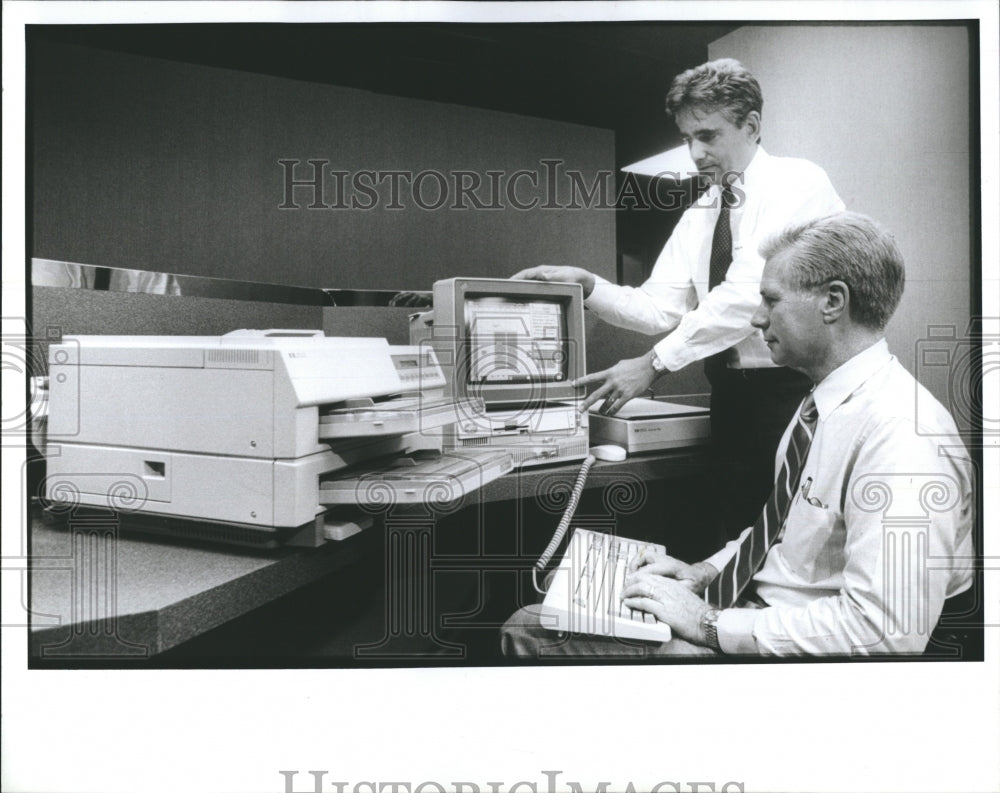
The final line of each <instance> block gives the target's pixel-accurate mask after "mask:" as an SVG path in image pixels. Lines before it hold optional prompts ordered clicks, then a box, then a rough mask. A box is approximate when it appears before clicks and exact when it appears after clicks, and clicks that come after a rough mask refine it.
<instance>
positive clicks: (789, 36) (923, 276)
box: [709, 25, 978, 404]
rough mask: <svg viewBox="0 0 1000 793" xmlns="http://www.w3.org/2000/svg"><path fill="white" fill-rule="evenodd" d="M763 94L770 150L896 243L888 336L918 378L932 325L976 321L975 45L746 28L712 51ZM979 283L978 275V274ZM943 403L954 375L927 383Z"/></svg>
mask: <svg viewBox="0 0 1000 793" xmlns="http://www.w3.org/2000/svg"><path fill="white" fill-rule="evenodd" d="M709 56H710V57H711V58H721V57H732V58H737V59H739V60H741V61H742V62H743V63H745V64H746V65H747V67H748V68H750V69H751V71H753V73H754V74H755V75H756V76H757V78H758V79H759V80H760V83H761V88H762V89H763V92H764V129H763V142H764V146H765V148H766V149H767V150H768V151H769V152H771V153H772V154H781V155H789V156H797V157H805V158H807V159H810V160H812V161H814V162H816V163H818V164H820V165H821V166H822V167H823V168H825V169H826V171H827V173H828V174H829V175H830V178H831V179H832V180H833V184H834V185H835V186H836V188H837V190H838V192H839V193H840V195H841V197H842V198H843V199H844V202H845V203H846V204H847V207H848V209H852V210H855V211H858V212H864V213H866V214H868V215H871V216H872V217H874V218H876V219H877V220H879V221H880V222H882V223H883V224H885V225H886V226H887V227H888V228H889V229H891V230H892V231H893V232H894V234H895V235H896V239H897V241H898V243H899V245H900V248H901V249H902V252H903V255H904V257H905V259H906V264H907V284H906V292H905V294H904V296H903V301H902V304H901V305H900V307H899V309H898V311H897V313H896V316H895V317H894V318H893V321H892V323H891V325H890V327H889V329H888V333H887V336H888V340H889V344H890V346H891V347H892V349H893V351H894V352H895V354H896V355H897V356H899V358H900V360H901V361H902V362H903V364H904V365H906V367H907V368H909V369H910V370H911V371H915V369H916V359H917V356H916V345H917V342H918V340H920V339H924V338H926V336H927V333H928V326H931V325H954V326H956V327H957V333H958V335H959V336H962V335H964V333H965V331H966V328H967V325H968V322H969V318H970V273H971V266H972V265H971V262H970V256H971V254H970V234H972V233H977V229H978V226H972V224H971V223H970V195H971V194H970V156H969V155H970V152H969V149H970V145H969V124H970V108H969V101H970V95H969V90H970V88H969V40H968V34H967V31H966V29H965V28H964V27H960V26H944V25H927V26H924V25H867V26H838V25H791V26H756V25H750V26H746V27H742V28H740V29H738V30H736V31H734V32H732V33H730V34H728V35H726V36H724V37H723V38H721V39H718V40H717V41H715V42H713V43H712V44H711V45H709ZM977 275H978V272H977ZM922 379H924V380H925V381H926V383H927V385H928V387H930V388H931V389H932V390H933V391H934V392H935V396H937V397H938V398H939V399H941V400H942V401H943V402H945V404H949V402H948V396H949V395H948V393H947V386H948V383H947V379H946V378H937V377H923V378H922Z"/></svg>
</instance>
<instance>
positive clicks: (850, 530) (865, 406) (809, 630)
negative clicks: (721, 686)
mask: <svg viewBox="0 0 1000 793" xmlns="http://www.w3.org/2000/svg"><path fill="white" fill-rule="evenodd" d="M918 392H919V393H920V397H919V400H918ZM813 395H814V397H815V399H816V407H817V409H818V411H819V419H818V421H817V424H816V431H815V435H814V437H813V442H812V446H811V447H810V450H809V456H808V458H807V460H806V463H805V466H804V467H803V470H802V476H801V480H800V485H799V489H798V492H797V493H796V494H795V497H794V498H793V500H792V504H791V506H790V508H789V514H788V518H787V520H786V522H785V527H784V530H783V534H782V535H781V536H780V537H779V538H778V540H777V542H776V543H775V544H774V545H773V546H772V547H771V549H770V551H769V552H768V554H767V557H766V558H765V560H764V563H763V565H762V566H761V569H760V570H759V571H758V572H757V574H756V575H755V576H754V582H755V584H756V590H757V594H758V595H759V596H760V598H762V599H763V600H764V601H765V602H766V603H767V604H768V607H767V608H764V609H738V608H734V609H726V610H724V611H723V612H722V613H721V615H720V617H719V621H718V635H719V643H720V646H721V647H722V649H723V651H724V652H727V653H743V654H746V653H752V654H758V653H759V654H776V655H791V654H817V655H823V654H869V653H875V652H880V653H884V652H894V653H906V652H911V653H914V652H921V651H922V650H923V649H924V647H925V645H926V642H927V639H928V637H929V634H930V631H931V630H933V628H934V626H935V625H936V623H937V620H938V618H939V616H940V614H941V609H942V607H943V604H944V601H945V599H946V598H947V597H951V596H953V595H956V594H959V593H961V592H963V591H965V590H966V589H968V588H969V586H971V583H972V575H973V546H972V532H971V530H972V524H973V498H972V484H971V481H972V479H971V461H970V459H969V457H968V454H967V452H966V449H965V447H964V446H963V444H962V442H961V440H960V439H959V435H958V430H957V429H956V427H955V423H954V421H953V420H952V417H951V416H950V415H949V414H948V412H947V411H946V410H945V409H944V407H942V406H941V404H940V403H939V402H937V400H935V399H934V398H933V397H932V396H930V394H929V393H927V392H926V390H925V389H924V388H923V386H921V385H920V384H919V383H917V381H916V380H915V379H914V378H913V376H912V375H910V373H909V372H907V371H906V370H905V369H904V368H903V367H902V365H901V364H900V363H899V362H898V361H897V360H896V358H895V356H893V355H890V353H889V349H888V346H887V345H886V342H885V340H884V339H883V340H881V341H879V342H877V343H876V344H874V345H873V346H871V347H869V348H868V349H867V350H865V351H863V352H861V353H859V354H858V355H856V356H855V357H854V358H852V359H851V360H849V361H847V362H846V363H845V364H843V365H842V366H841V367H839V368H838V369H836V370H835V371H833V372H831V373H830V374H829V375H828V376H827V377H826V378H824V380H823V381H822V382H821V383H819V385H817V386H816V388H815V390H814V391H813ZM918 404H919V410H918V408H917V405H918ZM789 437H790V428H789V429H788V430H786V431H785V435H784V437H783V438H782V441H781V444H780V445H779V447H778V452H777V456H776V464H777V465H780V464H781V461H782V460H783V459H784V454H785V448H786V446H787V445H788V439H789ZM719 487H720V488H721V491H722V492H723V493H724V491H725V482H720V483H719ZM749 531H750V529H746V531H745V532H744V534H745V533H746V532H749ZM742 536H743V535H741V537H742ZM738 542H739V539H737V540H733V541H732V542H730V543H728V544H727V545H726V546H725V547H724V548H723V549H722V550H720V551H719V552H718V553H716V554H715V555H714V556H712V557H710V558H709V559H707V560H706V561H707V562H709V563H710V564H711V565H713V566H714V567H715V568H716V569H718V570H721V569H722V568H723V567H724V566H725V563H726V561H727V560H728V559H729V558H730V557H731V556H732V555H733V554H734V553H735V549H736V545H737V543H738Z"/></svg>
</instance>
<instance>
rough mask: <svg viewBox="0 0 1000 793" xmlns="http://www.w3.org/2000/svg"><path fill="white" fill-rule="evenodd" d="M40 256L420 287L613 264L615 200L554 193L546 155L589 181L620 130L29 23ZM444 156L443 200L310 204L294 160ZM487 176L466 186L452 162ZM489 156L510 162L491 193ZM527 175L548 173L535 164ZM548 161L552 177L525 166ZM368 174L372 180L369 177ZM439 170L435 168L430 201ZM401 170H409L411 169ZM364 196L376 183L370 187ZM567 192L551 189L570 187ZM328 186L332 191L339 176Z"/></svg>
mask: <svg viewBox="0 0 1000 793" xmlns="http://www.w3.org/2000/svg"><path fill="white" fill-rule="evenodd" d="M30 44H31V46H30V48H29V75H28V76H29V113H30V116H29V124H30V125H32V126H31V131H30V136H29V141H30V143H31V146H32V151H31V154H32V155H33V159H32V167H31V171H30V174H29V175H30V177H31V182H32V189H33V207H32V210H33V214H32V223H33V229H32V230H33V234H32V240H31V242H32V251H31V253H32V255H33V256H36V257H40V258H49V259H56V260H63V261H74V262H82V263H86V264H98V265H103V266H112V267H129V268H137V269H148V270H160V271H168V272H177V273H185V274H194V275H211V276H218V277H223V278H234V279H249V280H258V281H270V282H282V283H287V284H298V285H305V286H322V287H336V288H342V289H363V288H368V289H426V288H429V287H430V284H431V283H432V282H433V281H434V280H435V279H437V278H440V277H445V276H450V275H457V274H461V275H467V276H476V275H507V274H509V273H511V272H514V271H516V270H518V269H520V268H521V267H523V266H525V265H528V264H535V263H542V262H549V263H556V262H566V263H574V264H580V265H582V266H584V267H587V268H589V269H591V270H594V271H596V272H599V273H601V274H603V275H605V276H607V277H609V278H614V274H615V221H614V214H613V212H611V211H608V210H601V209H590V210H588V209H569V210H560V209H544V208H540V207H539V208H536V209H533V210H530V211H522V210H519V209H514V208H510V207H511V201H510V200H509V196H508V193H507V186H508V184H509V182H510V179H511V177H512V175H513V173H514V172H516V171H518V170H522V169H523V170H525V171H527V172H529V176H524V177H521V178H520V179H519V180H518V182H517V187H516V193H515V195H514V199H515V200H517V201H520V202H523V203H529V202H530V201H531V200H532V199H537V200H538V201H539V203H541V204H544V203H546V202H547V201H548V199H549V198H550V196H551V193H550V192H549V190H550V189H555V190H557V191H559V190H563V191H564V190H566V189H567V186H568V183H567V181H566V179H565V177H564V176H563V177H562V180H561V181H559V180H558V179H557V181H556V183H555V184H554V187H553V186H552V185H550V184H549V183H547V179H548V175H549V173H548V172H547V171H546V168H545V166H544V165H542V164H541V161H542V160H544V159H547V158H559V159H560V160H562V161H563V165H562V168H563V169H566V170H569V169H573V170H579V171H580V172H581V174H582V175H583V177H584V179H585V181H586V182H587V183H589V182H591V181H592V180H593V178H594V175H595V174H596V172H597V171H598V170H599V169H603V170H606V171H613V168H614V135H613V133H612V132H611V131H609V130H604V129H597V128H592V127H586V126H581V125H575V124H568V123H561V122H553V121H547V120H543V119H538V118H529V117H526V116H518V115H513V114H509V113H500V112H494V111H486V110H479V109H476V108H470V107H460V106H457V105H449V104H442V103H435V102H428V101H421V100H411V99H405V98H400V97H392V96H386V95H381V94H375V93H371V92H366V91H360V90H354V89H346V88H340V87H337V86H331V85H324V84H316V83H309V82H304V81H296V80H290V79H285V78H276V77H270V76H266V75H260V74H254V73H249V72H239V71H232V70H227V69H220V68H213V67H206V66H199V65H193V64H186V63H179V62H173V61H168V60H162V59H156V58H148V57H141V56H136V55H131V54H123V53H115V52H109V51H103V50H98V49H92V48H84V47H78V46H73V45H67V44H62V43H58V42H53V41H46V40H44V39H40V38H39V39H36V40H31V41H30ZM283 159H286V160H296V161H299V165H298V166H297V167H296V168H295V170H294V171H292V172H291V173H292V175H293V176H294V177H295V178H296V179H300V180H302V179H309V178H312V177H313V176H314V173H313V169H312V166H310V165H309V164H308V162H307V161H308V160H310V159H319V160H328V161H329V164H328V165H326V166H324V167H325V169H327V170H328V171H329V170H340V171H347V172H350V173H351V174H356V173H357V172H359V171H360V170H363V169H366V170H372V171H387V170H391V169H392V170H396V169H398V170H407V171H412V172H421V171H435V172H440V173H442V174H444V175H445V178H446V189H447V197H448V199H449V200H448V201H447V202H445V205H444V206H443V207H442V208H440V209H422V208H420V206H418V205H417V204H416V203H415V202H414V201H413V200H412V199H410V197H409V191H408V189H406V188H405V187H404V189H402V190H401V191H400V200H399V201H398V202H395V203H397V204H402V205H403V206H405V209H389V208H387V207H388V205H389V204H390V196H389V188H390V181H389V180H388V178H387V180H386V181H383V182H382V183H381V188H380V190H379V193H380V197H379V198H378V199H377V202H376V207H375V208H373V209H370V210H363V209H326V208H319V209H310V208H308V207H309V205H310V204H312V203H313V202H314V196H315V191H314V190H313V189H312V188H309V187H305V188H303V187H300V188H295V190H294V193H293V194H292V196H291V199H292V202H294V203H297V204H299V205H300V207H301V208H300V209H280V208H279V207H280V206H281V205H282V204H283V203H289V202H288V201H286V194H285V188H286V185H285V177H286V170H285V167H284V166H282V165H281V164H280V163H279V161H280V160H283ZM458 170H467V171H473V172H476V173H478V174H479V175H480V176H481V178H482V179H483V180H484V184H483V186H482V187H481V188H480V189H479V190H478V192H477V193H476V195H477V196H478V197H479V198H480V200H481V202H482V203H485V204H488V205H496V204H498V203H499V204H500V205H502V206H504V207H505V208H504V209H502V210H497V209H471V208H470V209H452V208H450V207H452V206H453V205H454V204H455V203H458V204H459V205H460V206H461V205H464V206H469V207H471V206H473V200H472V198H469V197H466V198H464V199H462V198H459V196H458V194H457V192H456V191H455V188H454V184H455V183H454V179H455V178H459V177H456V176H454V172H455V171H458ZM488 171H497V172H500V173H501V174H502V176H500V177H496V178H497V182H496V183H497V184H498V185H499V186H500V191H499V194H498V195H499V200H495V199H494V195H495V194H494V193H493V192H492V184H493V183H491V182H489V181H488V179H489V178H490V177H488V176H487V172H488ZM530 174H534V176H531V175H530ZM533 178H534V179H537V181H538V187H537V188H534V187H533V186H532V183H531V180H532V179H533ZM372 181H374V179H372ZM439 185H440V182H439V181H438V180H437V178H436V177H433V176H432V177H427V178H425V180H424V182H423V190H422V201H423V204H424V206H434V205H435V204H436V203H437V202H438V200H439V195H440V193H439ZM401 186H402V185H401ZM358 197H359V199H360V200H361V201H362V203H367V202H369V200H370V199H369V197H368V196H365V195H360V194H359V195H358ZM565 200H566V193H565V192H562V193H558V192H557V194H556V196H555V201H556V203H565ZM322 202H323V203H325V204H327V205H333V204H336V203H337V202H338V196H337V183H336V181H335V180H334V178H333V177H331V176H330V175H329V174H327V177H326V178H325V179H324V192H323V197H322Z"/></svg>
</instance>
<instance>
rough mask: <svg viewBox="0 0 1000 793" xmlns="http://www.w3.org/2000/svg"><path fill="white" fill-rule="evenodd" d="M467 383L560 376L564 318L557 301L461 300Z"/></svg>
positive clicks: (563, 359) (544, 380)
mask: <svg viewBox="0 0 1000 793" xmlns="http://www.w3.org/2000/svg"><path fill="white" fill-rule="evenodd" d="M465 323H466V334H467V338H468V340H469V367H468V378H467V379H468V382H469V383H470V384H489V383H497V384H499V383H510V384H516V383H539V382H541V383H558V382H563V381H564V380H566V365H567V364H566V361H567V356H566V316H565V309H564V307H563V304H562V302H560V301H558V300H543V299H535V298H528V299H518V298H509V297H488V296H482V297H473V296H469V297H468V298H467V299H466V301H465Z"/></svg>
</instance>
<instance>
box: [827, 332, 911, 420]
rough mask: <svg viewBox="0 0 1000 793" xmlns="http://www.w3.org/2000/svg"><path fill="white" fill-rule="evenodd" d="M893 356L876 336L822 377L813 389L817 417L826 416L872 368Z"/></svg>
mask: <svg viewBox="0 0 1000 793" xmlns="http://www.w3.org/2000/svg"><path fill="white" fill-rule="evenodd" d="M890 360H892V354H891V353H890V352H889V345H888V343H887V342H886V340H885V339H884V338H883V339H879V340H878V341H877V342H875V343H874V344H873V345H872V346H871V347H869V348H868V349H866V350H862V351H861V352H859V353H858V354H857V355H855V356H854V357H853V358H851V359H850V360H848V361H845V362H844V363H842V364H841V365H840V366H838V367H837V368H836V369H834V370H833V371H832V372H830V374H828V375H827V376H826V377H824V378H823V379H822V380H821V381H820V382H819V384H818V385H817V386H816V388H814V389H813V398H814V399H815V400H816V409H817V410H818V411H819V417H820V419H821V420H822V419H825V418H826V417H827V416H828V415H830V413H832V412H833V411H834V410H835V409H836V408H837V407H838V406H839V405H840V404H841V403H842V402H843V401H844V400H845V399H847V398H848V397H849V396H850V395H851V394H853V393H854V392H855V391H857V390H858V388H859V387H860V386H861V385H862V383H864V382H865V381H866V380H867V379H868V378H869V377H871V376H872V375H873V374H875V372H877V371H878V370H879V369H881V368H882V367H883V366H885V365H886V364H887V363H888V362H889V361H890Z"/></svg>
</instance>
